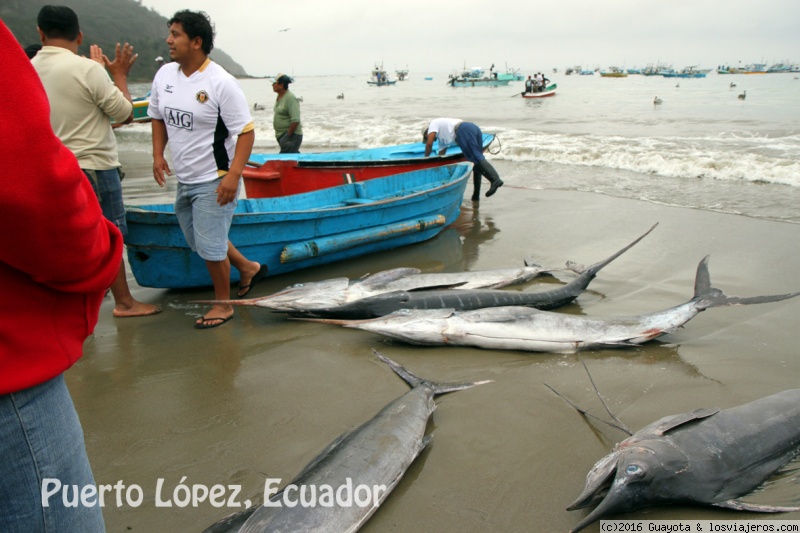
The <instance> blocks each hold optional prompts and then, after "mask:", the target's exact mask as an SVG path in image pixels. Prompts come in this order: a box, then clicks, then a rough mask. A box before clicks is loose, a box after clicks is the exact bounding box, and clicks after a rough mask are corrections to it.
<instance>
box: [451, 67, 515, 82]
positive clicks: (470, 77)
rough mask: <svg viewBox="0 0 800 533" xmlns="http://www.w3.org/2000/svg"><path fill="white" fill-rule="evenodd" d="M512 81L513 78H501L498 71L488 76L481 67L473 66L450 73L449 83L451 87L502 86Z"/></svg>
mask: <svg viewBox="0 0 800 533" xmlns="http://www.w3.org/2000/svg"><path fill="white" fill-rule="evenodd" d="M492 68H494V65H492ZM511 81H512V80H511V78H504V79H500V77H499V74H498V73H497V72H493V71H492V72H490V74H489V75H488V76H486V75H485V74H484V71H483V69H482V68H481V67H472V68H471V69H467V68H465V69H464V70H462V71H461V72H457V73H455V74H450V76H449V78H448V80H447V84H448V85H449V86H451V87H500V86H505V85H508V84H509V83H510V82H511Z"/></svg>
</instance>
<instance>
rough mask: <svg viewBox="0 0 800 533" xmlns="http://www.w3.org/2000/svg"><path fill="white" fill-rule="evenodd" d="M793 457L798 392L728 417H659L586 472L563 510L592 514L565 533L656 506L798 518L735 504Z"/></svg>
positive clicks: (714, 412)
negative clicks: (582, 484) (579, 490)
mask: <svg viewBox="0 0 800 533" xmlns="http://www.w3.org/2000/svg"><path fill="white" fill-rule="evenodd" d="M570 403H571V402H570ZM799 450H800V389H794V390H786V391H783V392H779V393H777V394H773V395H772V396H767V397H766V398H761V399H759V400H755V401H753V402H750V403H746V404H744V405H740V406H738V407H733V408H730V409H724V410H719V409H697V410H695V411H691V412H689V413H683V414H679V415H673V416H666V417H664V418H662V419H660V420H657V421H656V422H653V423H652V424H650V425H649V426H647V427H645V428H643V429H640V430H639V431H637V432H636V433H634V434H633V435H631V436H630V437H629V438H627V439H625V440H624V441H622V442H620V443H619V444H617V445H616V446H615V447H614V451H613V452H612V453H610V454H609V455H606V456H605V457H603V458H602V459H600V460H599V461H598V462H597V463H596V464H595V465H594V467H593V468H592V469H591V470H590V471H589V473H588V474H587V476H586V486H585V487H584V489H583V492H582V493H581V495H580V496H578V499H577V500H575V503H573V504H572V505H570V506H569V507H567V510H568V511H573V510H575V509H582V508H584V507H589V506H591V505H595V504H596V505H597V506H596V507H595V508H594V510H592V511H591V512H590V513H589V514H588V515H587V516H586V517H585V518H584V519H583V520H581V521H580V523H579V524H578V525H577V526H575V527H574V528H573V529H572V531H573V532H577V531H580V530H582V529H583V528H585V527H586V526H588V525H589V524H591V523H593V522H595V521H597V520H599V519H601V518H604V517H606V516H608V515H612V514H617V513H623V512H629V511H634V510H636V509H640V508H643V507H648V506H653V505H661V504H690V505H712V506H716V507H722V508H725V509H733V510H737V511H753V512H761V513H780V512H788V511H800V507H777V506H771V505H761V504H755V503H746V502H743V501H740V500H739V499H738V498H740V497H742V496H745V495H747V494H749V493H751V492H753V490H755V489H756V488H758V487H759V486H760V485H761V484H762V483H763V482H764V481H765V480H766V479H767V478H769V477H770V476H771V475H773V474H774V473H776V472H777V471H778V470H780V469H781V468H782V467H783V466H784V465H785V464H786V463H788V462H789V461H791V460H792V459H793V458H795V457H796V456H797V453H798V451H799Z"/></svg>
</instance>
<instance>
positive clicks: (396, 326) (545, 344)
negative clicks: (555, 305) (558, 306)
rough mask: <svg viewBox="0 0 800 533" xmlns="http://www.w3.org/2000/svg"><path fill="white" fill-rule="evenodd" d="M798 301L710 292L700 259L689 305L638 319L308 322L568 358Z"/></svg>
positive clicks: (507, 314) (518, 314) (461, 317)
mask: <svg viewBox="0 0 800 533" xmlns="http://www.w3.org/2000/svg"><path fill="white" fill-rule="evenodd" d="M798 295H800V292H794V293H789V294H778V295H772V296H753V297H747V298H743V297H738V296H726V295H725V293H723V292H722V291H721V290H720V289H718V288H716V287H713V286H711V279H710V276H709V273H708V256H706V257H705V258H703V260H702V261H700V264H699V265H698V266H697V276H696V278H695V292H694V297H693V298H692V299H691V300H689V301H688V302H686V303H684V304H681V305H678V306H676V307H671V308H669V309H666V310H663V311H658V312H655V313H649V314H644V315H635V316H627V317H586V316H577V315H571V314H566V313H554V312H549V311H540V310H538V309H532V308H530V307H518V306H516V307H513V306H512V307H496V308H490V309H478V310H475V311H464V312H458V311H455V310H453V309H436V310H415V309H403V310H401V311H397V312H394V313H392V314H390V315H387V316H384V317H381V318H373V319H370V320H335V319H310V320H312V321H316V322H326V323H332V324H339V325H342V326H345V327H351V328H356V329H363V330H365V331H371V332H373V333H378V334H380V335H385V336H387V337H390V338H394V339H398V340H401V341H405V342H408V343H411V344H420V345H440V344H450V345H459V346H476V347H479V348H488V349H493V350H522V351H531V352H561V353H570V352H575V351H578V350H585V349H593V348H620V347H625V346H634V345H637V344H642V343H644V342H647V341H650V340H652V339H655V338H657V337H660V336H661V335H664V334H667V333H672V332H674V331H676V330H677V329H678V328H679V327H681V326H683V325H684V324H685V323H686V322H688V321H689V320H691V319H692V318H694V317H695V316H697V314H698V313H700V312H701V311H704V310H705V309H709V308H712V307H724V306H732V305H750V304H761V303H768V302H778V301H781V300H786V299H789V298H794V297H796V296H798Z"/></svg>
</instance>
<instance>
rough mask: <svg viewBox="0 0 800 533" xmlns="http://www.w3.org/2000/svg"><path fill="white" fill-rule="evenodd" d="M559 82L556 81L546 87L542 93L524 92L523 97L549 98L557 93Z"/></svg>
mask: <svg viewBox="0 0 800 533" xmlns="http://www.w3.org/2000/svg"><path fill="white" fill-rule="evenodd" d="M557 88H558V84H556V83H554V84H552V85H548V86H547V87H545V90H544V91H542V92H540V93H522V97H523V98H548V97H550V96H555V95H556V89H557Z"/></svg>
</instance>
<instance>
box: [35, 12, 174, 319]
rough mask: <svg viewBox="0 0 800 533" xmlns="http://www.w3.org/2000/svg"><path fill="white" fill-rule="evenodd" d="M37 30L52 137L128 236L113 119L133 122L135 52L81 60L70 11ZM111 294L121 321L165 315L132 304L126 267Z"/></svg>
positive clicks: (47, 18)
mask: <svg viewBox="0 0 800 533" xmlns="http://www.w3.org/2000/svg"><path fill="white" fill-rule="evenodd" d="M37 24H38V28H37V29H38V31H39V37H40V38H41V40H42V45H43V46H42V49H41V50H40V51H39V53H38V54H36V56H35V57H34V58H33V59H32V60H31V63H32V64H33V67H34V68H35V69H36V71H37V72H38V73H39V77H40V79H41V80H42V84H43V85H44V89H45V91H46V92H47V98H48V100H49V101H50V123H51V124H52V126H53V131H54V132H55V134H56V135H57V136H58V138H59V139H61V142H63V143H64V145H66V147H67V148H69V149H70V150H71V151H72V153H73V154H75V157H76V158H77V159H78V163H79V164H80V167H81V169H82V170H83V172H84V174H86V177H87V179H89V180H90V181H91V183H92V187H93V188H94V191H95V193H96V194H97V198H98V200H99V202H100V206H101V207H102V209H103V215H104V216H105V217H106V218H107V219H108V220H110V221H111V222H113V223H114V224H115V225H116V226H117V227H118V228H119V230H120V231H121V232H122V235H123V236H124V235H126V233H127V229H128V228H127V224H126V221H125V207H124V204H123V201H122V184H121V179H122V178H121V175H120V163H119V157H118V155H117V141H116V138H115V137H114V132H113V130H112V129H111V119H112V118H113V119H114V120H116V121H117V122H120V123H124V122H130V120H131V118H132V116H131V113H132V111H133V104H132V103H131V96H130V93H129V92H128V81H127V76H128V72H130V69H131V66H132V65H133V63H134V61H136V55H134V54H133V47H131V46H130V45H128V44H127V43H125V45H124V46H120V45H119V44H117V49H116V55H115V57H114V61H110V60H109V59H108V58H107V57H106V56H104V55H103V51H102V50H101V49H100V48H99V47H97V46H96V45H92V47H91V53H90V55H91V58H86V57H81V56H79V55H78V47H79V46H80V44H81V43H82V42H83V33H82V32H81V31H80V27H79V24H78V16H77V15H76V14H75V12H74V11H73V10H72V9H70V8H68V7H66V6H44V7H42V9H41V10H40V11H39V15H38V17H37ZM103 65H105V68H103ZM106 68H107V69H108V72H110V73H111V76H112V78H113V82H112V80H111V79H109V76H108V73H107V72H106ZM111 293H112V295H113V296H114V303H115V305H114V311H113V313H114V316H116V317H133V316H147V315H154V314H156V313H159V312H160V311H161V308H160V307H158V306H155V305H153V304H148V303H143V302H140V301H138V300H136V299H134V298H133V295H132V294H131V292H130V288H129V287H128V281H127V277H126V274H125V263H124V262H123V263H121V264H120V268H119V273H118V274H117V278H116V279H115V280H114V283H113V284H112V285H111Z"/></svg>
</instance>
